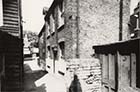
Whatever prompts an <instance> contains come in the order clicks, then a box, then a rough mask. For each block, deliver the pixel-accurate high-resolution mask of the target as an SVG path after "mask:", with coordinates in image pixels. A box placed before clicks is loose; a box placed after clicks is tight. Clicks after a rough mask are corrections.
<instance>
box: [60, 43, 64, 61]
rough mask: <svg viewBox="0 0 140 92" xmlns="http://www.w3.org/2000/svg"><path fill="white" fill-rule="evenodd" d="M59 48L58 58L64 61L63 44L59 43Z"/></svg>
mask: <svg viewBox="0 0 140 92" xmlns="http://www.w3.org/2000/svg"><path fill="white" fill-rule="evenodd" d="M59 47H60V55H59V56H60V58H62V59H64V55H65V42H64V41H63V42H60V43H59Z"/></svg>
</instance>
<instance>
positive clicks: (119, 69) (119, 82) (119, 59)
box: [117, 51, 121, 92]
mask: <svg viewBox="0 0 140 92" xmlns="http://www.w3.org/2000/svg"><path fill="white" fill-rule="evenodd" d="M117 63H118V80H117V81H118V87H117V88H118V89H117V90H118V91H117V92H121V55H120V53H119V51H117Z"/></svg>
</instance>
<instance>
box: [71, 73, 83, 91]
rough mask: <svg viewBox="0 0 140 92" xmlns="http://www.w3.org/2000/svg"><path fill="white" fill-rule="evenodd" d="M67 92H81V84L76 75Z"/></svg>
mask: <svg viewBox="0 0 140 92" xmlns="http://www.w3.org/2000/svg"><path fill="white" fill-rule="evenodd" d="M69 92H82V88H81V84H80V82H79V79H78V76H77V75H74V79H73V81H72V82H71V84H70V87H69Z"/></svg>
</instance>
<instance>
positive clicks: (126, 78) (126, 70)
mask: <svg viewBox="0 0 140 92" xmlns="http://www.w3.org/2000/svg"><path fill="white" fill-rule="evenodd" d="M121 64H122V65H121V67H122V68H121V71H122V73H121V77H122V78H121V81H122V83H123V85H127V86H129V85H130V56H129V55H123V56H122V58H121Z"/></svg>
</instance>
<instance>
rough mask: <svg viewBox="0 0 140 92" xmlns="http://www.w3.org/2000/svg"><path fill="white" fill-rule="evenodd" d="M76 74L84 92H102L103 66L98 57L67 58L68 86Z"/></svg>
mask: <svg viewBox="0 0 140 92" xmlns="http://www.w3.org/2000/svg"><path fill="white" fill-rule="evenodd" d="M74 74H76V75H77V76H78V79H79V81H80V84H81V88H82V92H101V67H100V62H99V60H98V59H95V58H92V59H69V60H67V73H66V80H67V83H68V87H69V86H70V85H71V82H72V80H73V75H74Z"/></svg>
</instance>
